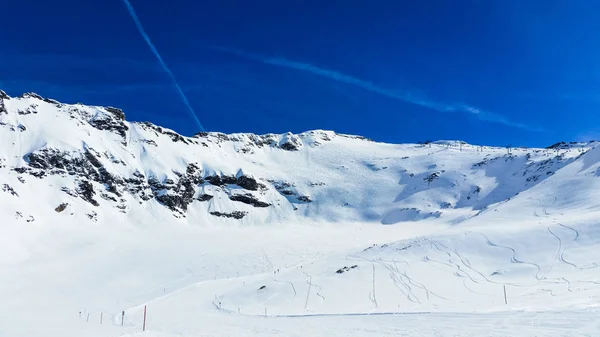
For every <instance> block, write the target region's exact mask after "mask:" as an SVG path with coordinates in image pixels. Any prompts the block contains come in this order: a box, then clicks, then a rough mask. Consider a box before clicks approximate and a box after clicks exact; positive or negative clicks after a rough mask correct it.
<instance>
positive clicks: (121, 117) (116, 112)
mask: <svg viewBox="0 0 600 337" xmlns="http://www.w3.org/2000/svg"><path fill="white" fill-rule="evenodd" d="M104 109H106V111H108V112H110V113H112V114H113V116H115V117H116V118H117V119H119V120H122V121H124V120H125V113H124V112H123V110H121V109H119V108H113V107H111V106H107V107H105V108H104Z"/></svg>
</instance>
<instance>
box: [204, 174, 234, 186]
mask: <svg viewBox="0 0 600 337" xmlns="http://www.w3.org/2000/svg"><path fill="white" fill-rule="evenodd" d="M204 180H206V181H208V182H209V183H210V184H211V185H215V186H223V185H235V184H237V179H235V177H234V176H227V175H225V176H219V175H214V176H208V177H205V178H204Z"/></svg>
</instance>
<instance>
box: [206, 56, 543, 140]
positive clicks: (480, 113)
mask: <svg viewBox="0 0 600 337" xmlns="http://www.w3.org/2000/svg"><path fill="white" fill-rule="evenodd" d="M205 48H207V49H210V50H214V51H220V52H225V53H228V54H233V55H237V56H239V57H242V58H245V59H249V60H253V61H256V62H260V63H264V64H269V65H273V66H277V67H284V68H289V69H295V70H298V71H304V72H308V73H311V74H314V75H317V76H321V77H325V78H328V79H331V80H334V81H337V82H341V83H345V84H350V85H354V86H357V87H360V88H362V89H364V90H367V91H370V92H373V93H376V94H379V95H382V96H386V97H389V98H393V99H397V100H400V101H403V102H406V103H411V104H415V105H419V106H422V107H425V108H428V109H431V110H435V111H439V112H457V113H467V114H471V115H474V116H475V117H477V118H478V119H480V120H482V121H487V122H494V123H499V124H504V125H507V126H511V127H515V128H520V129H527V130H531V131H542V130H541V129H540V128H534V127H531V126H528V125H526V124H523V123H518V122H515V121H511V120H510V119H508V118H506V117H504V116H502V115H500V114H497V113H493V112H490V111H486V110H483V109H480V108H477V107H474V106H470V105H468V104H463V103H447V102H439V101H436V100H432V99H429V98H426V97H422V96H418V95H415V94H413V93H410V92H407V91H398V90H390V89H386V88H383V87H380V86H378V85H376V84H375V83H372V82H369V81H367V80H363V79H360V78H357V77H354V76H350V75H347V74H344V73H341V72H338V71H335V70H331V69H325V68H321V67H317V66H314V65H312V64H308V63H304V62H297V61H292V60H288V59H285V58H280V57H267V56H263V55H260V54H255V53H249V52H246V51H243V50H239V49H234V48H224V47H218V46H217V47H215V46H210V47H207V46H205Z"/></svg>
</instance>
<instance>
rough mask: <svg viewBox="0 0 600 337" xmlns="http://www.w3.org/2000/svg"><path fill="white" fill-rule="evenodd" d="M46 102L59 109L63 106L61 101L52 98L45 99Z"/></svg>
mask: <svg viewBox="0 0 600 337" xmlns="http://www.w3.org/2000/svg"><path fill="white" fill-rule="evenodd" d="M44 102H46V103H50V104H54V105H56V106H58V107H61V106H62V104H61V103H60V102H59V101H56V100H53V99H52V98H44Z"/></svg>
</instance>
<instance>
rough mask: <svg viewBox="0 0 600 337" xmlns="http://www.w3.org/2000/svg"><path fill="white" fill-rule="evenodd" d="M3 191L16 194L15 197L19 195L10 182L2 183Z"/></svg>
mask: <svg viewBox="0 0 600 337" xmlns="http://www.w3.org/2000/svg"><path fill="white" fill-rule="evenodd" d="M2 191H3V192H6V193H8V194H10V195H12V196H15V197H18V196H19V194H18V193H17V192H15V190H14V189H13V188H12V187H10V185H8V184H4V185H2Z"/></svg>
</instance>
